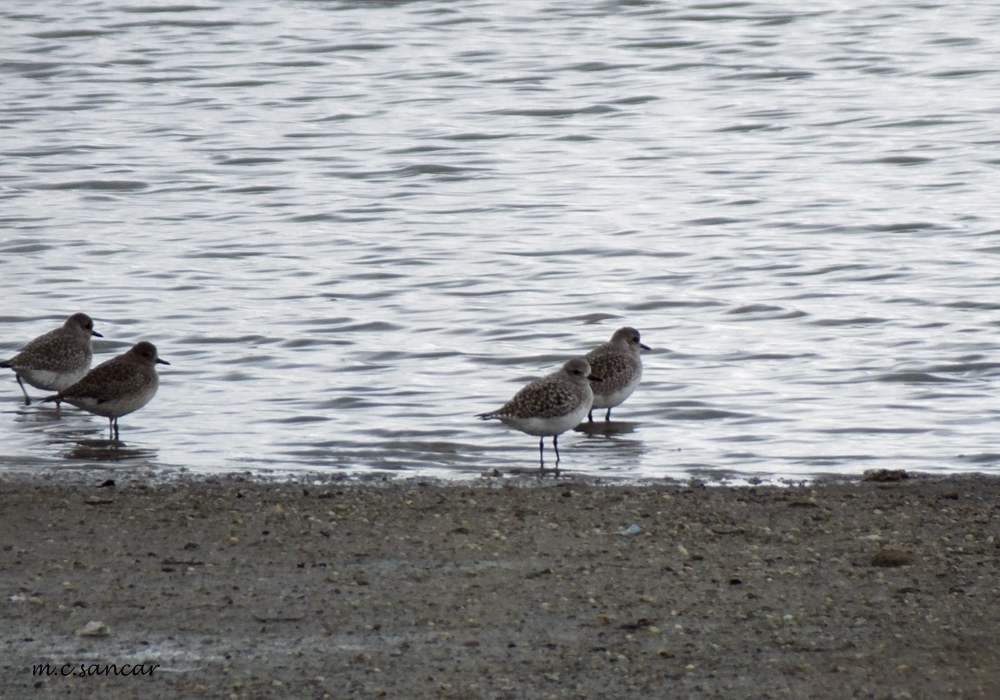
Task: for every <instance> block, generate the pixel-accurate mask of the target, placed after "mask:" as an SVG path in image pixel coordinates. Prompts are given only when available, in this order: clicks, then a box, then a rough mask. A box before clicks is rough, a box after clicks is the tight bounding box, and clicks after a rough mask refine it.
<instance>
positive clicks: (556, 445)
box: [552, 435, 559, 471]
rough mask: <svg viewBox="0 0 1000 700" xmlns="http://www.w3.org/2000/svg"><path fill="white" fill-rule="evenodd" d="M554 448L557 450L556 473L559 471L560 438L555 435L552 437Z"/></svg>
mask: <svg viewBox="0 0 1000 700" xmlns="http://www.w3.org/2000/svg"><path fill="white" fill-rule="evenodd" d="M552 447H553V448H555V451H556V471H559V436H558V435H553V436H552Z"/></svg>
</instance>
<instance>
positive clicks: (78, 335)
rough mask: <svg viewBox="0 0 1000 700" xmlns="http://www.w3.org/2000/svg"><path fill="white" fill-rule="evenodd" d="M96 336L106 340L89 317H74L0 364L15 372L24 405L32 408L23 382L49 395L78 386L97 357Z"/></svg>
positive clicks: (74, 315)
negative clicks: (91, 342)
mask: <svg viewBox="0 0 1000 700" xmlns="http://www.w3.org/2000/svg"><path fill="white" fill-rule="evenodd" d="M95 335H96V336H97V337H98V338H103V337H104V336H102V335H101V334H100V333H98V332H97V331H95V330H94V322H93V320H91V318H90V316H88V315H87V314H83V313H78V314H73V315H72V316H70V317H69V318H67V319H66V322H65V323H63V324H62V326H60V327H59V328H56V329H55V330H52V331H49V332H48V333H45V334H43V335H40V336H38V337H37V338H35V339H34V340H32V341H31V342H29V343H28V344H27V345H25V346H24V348H23V349H22V350H21V352H19V353H17V354H16V355H14V357H12V358H10V359H9V360H4V361H2V362H0V367H5V368H9V369H12V370H14V376H15V377H17V383H18V384H19V385H20V387H21V391H22V392H23V393H24V405H25V406H30V405H31V397H30V396H28V390H27V389H25V388H24V382H28V384H30V385H31V386H33V387H35V388H36V389H44V390H46V391H62V390H63V389H66V388H67V387H70V386H72V385H73V384H76V383H77V382H78V381H80V379H82V378H83V377H84V375H86V374H87V370H88V369H89V368H90V360H91V358H93V356H94V353H93V350H92V349H91V346H90V338H91V336H95Z"/></svg>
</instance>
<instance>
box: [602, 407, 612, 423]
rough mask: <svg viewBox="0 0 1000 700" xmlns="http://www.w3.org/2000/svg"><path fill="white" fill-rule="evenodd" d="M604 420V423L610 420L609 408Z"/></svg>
mask: <svg viewBox="0 0 1000 700" xmlns="http://www.w3.org/2000/svg"><path fill="white" fill-rule="evenodd" d="M604 420H605V421H609V420H611V409H610V408H609V409H608V412H607V414H606V415H605V416H604Z"/></svg>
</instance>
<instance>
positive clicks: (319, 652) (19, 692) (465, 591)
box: [0, 475, 1000, 699]
mask: <svg viewBox="0 0 1000 700" xmlns="http://www.w3.org/2000/svg"><path fill="white" fill-rule="evenodd" d="M105 478H106V477H105V476H104V475H101V476H95V475H89V476H87V475H85V476H65V475H64V476H59V475H49V476H36V477H28V476H17V475H5V476H2V477H0V492H2V503H3V508H2V510H0V519H2V522H0V563H2V566H0V581H2V590H3V594H4V597H3V600H2V603H0V604H2V606H3V626H2V634H0V645H2V650H3V653H2V661H0V664H2V666H3V668H2V673H3V682H2V684H0V697H4V698H27V697H32V698H45V697H60V698H65V697H72V698H102V699H116V698H136V697H142V698H173V697H210V698H379V697H389V698H468V699H478V698H510V699H515V698H517V699H520V698H644V699H648V698H668V697H669V698H726V699H730V698H831V699H833V698H837V699H841V698H935V699H938V698H997V697H1000V576H998V573H1000V572H998V562H1000V479H996V478H988V477H983V476H968V477H957V478H936V477H913V476H911V478H906V479H902V480H896V481H885V482H879V481H858V482H853V483H829V484H823V485H813V486H806V487H790V488H780V487H770V486H757V487H742V488H736V487H733V488H730V487H709V488H706V487H703V486H698V485H681V484H643V485H624V486H623V485H613V484H611V485H605V484H601V483H594V482H593V481H585V480H577V479H574V478H571V477H570V478H563V479H559V480H558V481H556V480H554V479H551V478H549V479H545V480H539V479H536V478H530V477H511V476H507V477H504V478H492V479H488V478H484V479H481V480H480V481H478V482H476V483H473V484H440V483H435V482H429V481H420V480H398V481H388V482H381V481H368V482H364V483H361V482H356V481H347V480H342V481H341V480H336V479H330V478H329V477H325V478H322V477H316V478H312V477H310V478H302V479H300V480H298V481H295V482H281V483H275V482H268V481H264V480H252V479H249V478H247V477H225V478H193V477H190V478H183V479H180V480H175V481H170V482H167V483H153V482H146V483H144V482H143V481H142V480H141V479H135V480H129V481H124V480H122V479H121V477H118V480H119V483H117V484H115V485H110V484H106V485H104V486H101V483H102V481H103V480H104V479H105ZM886 478H889V479H891V478H893V475H887V477H886ZM632 525H635V526H637V527H636V528H631V529H632V530H633V531H634V530H636V529H638V532H637V533H636V534H622V533H623V532H626V531H628V530H629V528H630V526H632ZM91 621H94V622H100V623H103V624H104V625H106V628H105V627H100V626H94V627H93V628H92V629H94V630H95V633H96V635H97V636H80V635H79V634H78V631H83V630H84V629H85V627H86V626H87V624H88V623H89V622H91ZM41 663H49V664H50V666H51V667H52V668H57V669H61V668H63V664H72V665H73V668H79V667H80V665H81V664H84V665H85V666H86V667H90V665H91V664H101V665H103V664H110V663H116V664H119V665H120V666H121V665H123V664H139V663H146V664H159V666H158V667H156V668H155V669H154V670H153V671H152V674H151V675H148V674H145V675H137V676H101V675H95V676H85V677H81V676H68V677H62V676H58V675H57V676H49V677H45V678H41V677H37V676H33V674H32V668H31V667H32V666H33V665H35V664H41ZM66 668H69V667H66ZM94 668H96V667H94Z"/></svg>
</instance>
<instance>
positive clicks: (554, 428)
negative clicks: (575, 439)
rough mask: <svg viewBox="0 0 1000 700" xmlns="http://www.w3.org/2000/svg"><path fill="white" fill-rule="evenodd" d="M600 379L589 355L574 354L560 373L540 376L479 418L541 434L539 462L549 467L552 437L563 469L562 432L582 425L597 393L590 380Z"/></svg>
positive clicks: (529, 432)
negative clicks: (547, 457) (547, 459)
mask: <svg viewBox="0 0 1000 700" xmlns="http://www.w3.org/2000/svg"><path fill="white" fill-rule="evenodd" d="M593 381H600V377H599V376H596V375H594V374H591V371H590V363H589V362H587V360H586V358H583V357H574V358H573V359H572V360H570V361H569V362H567V363H566V364H564V365H563V366H562V368H561V369H559V370H558V371H557V372H553V373H552V374H550V375H548V376H545V377H542V378H541V379H536V380H535V381H533V382H531V384H528V385H527V386H526V387H524V388H523V389H521V390H520V391H518V392H517V393H516V394H514V398H512V399H511V400H510V401H508V402H507V403H505V404H504V405H503V406H502V407H500V408H498V409H497V410H495V411H490V412H489V413H480V414H478V415H477V416H476V417H477V418H481V419H482V420H489V419H491V418H499V419H500V420H501V421H502V422H503V423H504V425H509V426H510V427H511V428H516V429H517V430H520V431H521V432H522V433H527V434H528V435H537V436H538V462H539V466H540V467H541V468H542V470H544V469H545V454H544V452H545V438H546V437H547V436H549V435H551V436H552V447H553V448H554V449H555V451H556V470H557V471H558V469H559V442H558V440H559V435H561V434H562V433H564V432H566V431H567V430H569V429H570V428H572V427H574V426H576V425H578V424H579V423H580V421H582V420H583V417H584V416H585V415H587V412H588V411H590V404H591V402H592V401H593V400H594V392H593V391H592V390H591V388H590V382H593Z"/></svg>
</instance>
